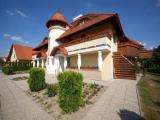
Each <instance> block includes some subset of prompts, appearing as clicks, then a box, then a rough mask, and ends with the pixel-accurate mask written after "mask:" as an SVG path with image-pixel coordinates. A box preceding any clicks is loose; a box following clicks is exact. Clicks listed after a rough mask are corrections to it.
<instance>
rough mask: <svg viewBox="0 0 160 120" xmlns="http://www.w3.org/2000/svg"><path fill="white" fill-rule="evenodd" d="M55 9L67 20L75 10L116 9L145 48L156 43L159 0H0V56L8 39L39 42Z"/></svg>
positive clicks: (158, 41)
mask: <svg viewBox="0 0 160 120" xmlns="http://www.w3.org/2000/svg"><path fill="white" fill-rule="evenodd" d="M56 10H60V11H61V12H62V13H63V14H64V15H65V17H66V19H67V20H68V21H69V22H71V21H72V19H73V17H75V16H77V15H79V14H86V13H93V12H94V13H95V12H98V13H113V12H116V13H118V14H119V16H120V20H121V24H122V27H123V30H124V32H125V34H126V35H127V36H128V37H130V38H133V39H135V40H138V41H139V42H141V43H142V44H144V45H145V47H146V48H148V49H150V48H153V47H157V46H158V45H159V44H160V0H0V56H6V55H7V54H8V51H9V49H10V46H11V44H12V43H18V44H24V45H29V46H32V47H35V46H36V45H37V44H38V43H40V42H41V41H42V39H43V38H44V37H45V36H48V30H47V28H46V26H45V23H46V21H47V20H48V19H49V18H50V17H51V16H52V15H53V14H54V12H55V11H56Z"/></svg>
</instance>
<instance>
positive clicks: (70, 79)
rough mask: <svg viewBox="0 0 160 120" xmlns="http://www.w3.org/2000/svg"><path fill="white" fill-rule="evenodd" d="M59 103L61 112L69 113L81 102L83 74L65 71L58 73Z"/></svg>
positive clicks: (76, 108)
mask: <svg viewBox="0 0 160 120" xmlns="http://www.w3.org/2000/svg"><path fill="white" fill-rule="evenodd" d="M57 79H58V81H59V103H60V107H61V108H62V110H63V112H65V113H71V112H74V111H76V110H78V109H79V106H80V105H82V103H83V97H82V96H83V91H82V89H83V76H82V75H81V74H80V73H77V72H73V71H66V72H64V73H59V74H58V77H57Z"/></svg>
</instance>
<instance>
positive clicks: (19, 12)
mask: <svg viewBox="0 0 160 120" xmlns="http://www.w3.org/2000/svg"><path fill="white" fill-rule="evenodd" d="M6 13H7V14H9V15H11V16H13V15H19V16H21V17H24V18H27V17H28V16H27V15H26V14H25V13H24V12H22V11H21V10H17V9H15V10H14V11H11V10H6Z"/></svg>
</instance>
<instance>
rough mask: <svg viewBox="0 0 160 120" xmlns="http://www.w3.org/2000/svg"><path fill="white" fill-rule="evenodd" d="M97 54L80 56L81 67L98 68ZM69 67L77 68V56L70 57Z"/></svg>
mask: <svg viewBox="0 0 160 120" xmlns="http://www.w3.org/2000/svg"><path fill="white" fill-rule="evenodd" d="M97 56H98V53H89V54H81V67H98V58H97ZM70 66H71V67H77V56H70Z"/></svg>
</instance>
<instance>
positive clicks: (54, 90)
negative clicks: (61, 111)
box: [47, 84, 59, 97]
mask: <svg viewBox="0 0 160 120" xmlns="http://www.w3.org/2000/svg"><path fill="white" fill-rule="evenodd" d="M58 89H59V86H58V84H48V85H47V94H48V97H53V96H55V95H57V94H58Z"/></svg>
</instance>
